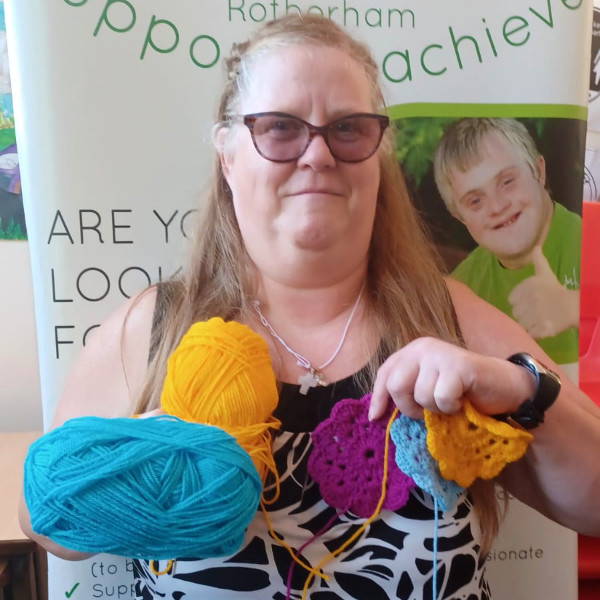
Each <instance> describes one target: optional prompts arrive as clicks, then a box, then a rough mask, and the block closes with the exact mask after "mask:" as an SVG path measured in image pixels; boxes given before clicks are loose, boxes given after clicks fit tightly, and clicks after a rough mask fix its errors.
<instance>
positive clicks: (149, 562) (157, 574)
mask: <svg viewBox="0 0 600 600" xmlns="http://www.w3.org/2000/svg"><path fill="white" fill-rule="evenodd" d="M157 562H158V561H157V560H150V561H148V564H149V566H150V570H151V571H152V573H154V575H156V576H157V577H160V576H161V575H166V574H167V573H168V572H169V571H170V570H171V567H172V566H173V560H172V559H169V560H168V561H167V566H166V567H165V568H164V569H163V570H162V571H159V570H158V569H157V568H156V567H155V566H154V563H157Z"/></svg>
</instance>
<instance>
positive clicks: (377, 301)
mask: <svg viewBox="0 0 600 600" xmlns="http://www.w3.org/2000/svg"><path fill="white" fill-rule="evenodd" d="M298 44H301V45H313V46H317V47H318V46H326V47H334V48H338V49H341V50H343V51H345V52H347V53H348V55H349V56H350V57H352V58H353V59H354V60H355V61H356V62H357V63H358V64H360V65H362V67H363V68H364V70H365V73H366V75H367V79H368V81H369V82H370V83H371V86H372V90H373V95H372V98H373V106H374V108H376V107H381V106H382V104H383V96H382V92H381V88H380V85H379V82H378V80H379V75H378V67H377V64H376V63H375V61H374V60H373V58H372V57H371V54H370V52H369V50H368V49H367V47H366V46H365V45H363V44H361V43H360V42H358V41H356V40H354V39H353V38H352V37H351V36H350V35H348V33H346V32H345V31H344V30H343V29H342V28H341V27H339V26H337V25H336V24H335V23H334V22H333V21H331V20H329V19H326V18H323V17H320V16H316V15H302V16H300V15H288V16H286V17H283V18H281V19H278V20H275V21H271V22H269V23H267V24H266V25H264V26H263V27H261V28H260V29H259V30H257V31H256V33H255V34H254V35H253V36H252V37H251V38H250V39H249V40H248V41H246V42H244V43H241V44H236V45H235V46H234V48H233V51H232V53H231V55H230V57H229V58H228V59H226V61H225V70H226V83H225V86H224V90H223V93H222V95H221V98H220V101H219V104H218V109H217V115H216V121H217V122H218V123H219V122H223V121H225V120H226V118H227V115H229V114H231V113H232V112H235V107H236V104H237V103H238V102H239V100H240V98H241V97H243V94H244V92H245V91H246V89H247V88H248V85H249V82H250V79H251V75H252V67H253V65H254V64H255V62H256V61H258V60H260V57H261V56H262V55H264V54H266V53H268V52H270V51H272V50H273V48H276V47H278V46H290V45H298ZM379 157H380V169H381V178H380V185H379V192H378V199H377V207H376V214H375V220H374V229H373V234H372V239H371V245H370V248H369V264H368V274H367V288H366V294H365V297H366V302H367V318H368V319H369V320H370V322H371V323H372V325H373V329H374V332H373V333H374V335H375V336H377V339H379V340H381V343H380V344H379V346H378V351H377V352H376V354H375V355H374V356H373V357H372V359H371V362H370V365H369V368H368V370H367V375H366V377H365V378H364V379H363V380H361V381H359V382H358V383H359V385H361V387H362V389H363V390H365V391H369V390H370V389H371V388H372V384H373V381H374V377H375V373H376V372H377V369H378V367H379V366H380V365H381V363H382V362H383V361H384V360H385V358H387V356H389V355H390V354H391V353H392V352H394V351H395V350H397V349H399V348H401V347H402V346H404V345H405V344H406V343H408V342H409V341H411V340H413V339H415V338H417V337H420V336H435V337H438V338H441V339H444V340H446V341H449V342H452V343H455V344H458V345H463V342H462V338H461V335H460V331H459V328H458V325H457V322H456V317H455V313H454V309H453V306H452V302H451V299H450V296H449V293H448V289H447V287H446V284H445V282H444V279H443V274H442V268H441V263H440V260H439V258H438V256H437V254H436V253H435V251H434V249H433V246H432V244H431V243H430V240H429V239H428V236H427V235H426V232H425V228H424V226H423V224H422V223H421V221H420V218H419V216H418V214H417V212H416V210H415V208H414V207H413V205H412V202H411V199H410V197H409V195H408V192H407V189H406V185H405V183H404V178H403V176H402V173H401V171H400V168H399V166H398V163H397V160H396V158H395V154H394V149H393V132H391V131H388V132H387V133H386V136H385V138H384V141H383V143H382V147H381V149H380V151H379ZM254 281H255V279H254V277H253V265H252V263H251V261H250V258H249V256H248V254H247V253H246V250H245V248H244V244H243V241H242V237H241V234H240V230H239V227H238V224H237V221H236V218H235V214H234V211H233V203H232V197H231V190H230V189H229V186H228V184H227V182H226V180H225V177H224V174H223V171H222V168H221V164H220V161H219V160H218V158H217V157H215V160H214V166H213V175H212V180H211V187H210V189H209V191H208V193H207V195H206V198H205V199H204V202H203V204H202V206H201V209H200V213H199V218H198V223H197V229H196V234H195V236H194V238H193V242H192V246H191V251H190V253H189V260H188V262H187V265H186V267H185V268H184V271H183V274H182V276H181V277H180V279H178V280H177V281H174V282H171V283H169V284H168V285H167V288H166V290H167V293H166V295H165V297H166V301H165V302H164V303H163V306H161V307H159V308H160V309H162V310H163V314H162V315H161V318H160V323H159V324H157V326H156V327H154V329H153V334H152V335H153V340H152V344H153V346H155V348H156V351H155V352H153V358H152V360H151V362H150V363H149V367H148V373H147V378H146V383H145V387H144V389H143V391H142V394H141V397H140V398H139V402H138V407H137V412H142V411H144V410H149V409H151V408H155V407H157V406H158V405H159V398H160V390H161V388H162V382H163V379H164V375H165V368H166V361H167V358H168V356H169V355H170V354H171V352H172V351H173V350H174V348H175V347H176V345H177V343H178V342H179V340H180V339H181V337H182V336H183V335H184V334H185V332H186V331H187V330H188V328H189V327H190V326H191V325H192V324H193V323H194V322H196V321H200V320H206V319H208V318H210V317H214V316H220V317H222V318H223V319H225V320H229V319H242V320H243V318H244V316H245V315H246V314H248V311H249V310H250V304H249V302H250V299H251V298H252V297H253V296H254V292H255V284H254ZM479 487H481V489H478V488H479ZM472 492H473V496H474V498H475V506H476V510H477V512H478V515H479V518H480V523H481V526H482V531H483V533H484V547H486V548H489V545H490V542H491V540H492V538H493V536H494V535H495V533H496V530H497V527H498V521H499V517H498V511H497V503H496V502H495V499H494V494H493V489H492V487H491V485H485V486H475V488H473V490H472Z"/></svg>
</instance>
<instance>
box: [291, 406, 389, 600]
mask: <svg viewBox="0 0 600 600" xmlns="http://www.w3.org/2000/svg"><path fill="white" fill-rule="evenodd" d="M398 412H399V411H398V409H397V408H394V410H393V411H392V414H391V416H390V418H389V420H388V423H387V426H386V428H385V445H384V449H383V475H382V478H381V495H380V496H379V501H378V502H377V506H376V507H375V510H374V511H373V514H372V515H371V516H370V517H369V518H368V519H366V521H364V523H363V524H362V525H361V526H360V527H359V528H358V529H357V530H356V531H355V532H354V533H353V534H352V535H351V536H350V537H349V538H348V539H347V540H346V541H345V542H344V543H343V544H342V545H341V546H340V547H339V548H337V549H336V550H334V551H333V552H330V553H329V554H328V555H327V556H326V557H325V558H323V559H322V560H320V561H319V562H318V563H317V565H316V566H315V567H314V569H312V570H311V573H310V574H309V576H308V577H307V578H306V581H305V583H304V588H303V589H302V600H304V599H305V598H306V592H307V591H308V588H309V586H310V584H311V582H312V580H313V579H314V574H313V571H318V572H320V570H321V568H322V567H323V566H324V565H325V564H327V563H328V562H329V561H330V560H331V559H332V558H335V557H336V556H337V555H338V554H340V553H341V552H343V551H344V550H345V549H346V548H347V547H348V546H349V545H350V544H351V543H352V542H354V541H355V540H356V539H358V538H359V537H360V536H361V535H362V533H363V532H364V530H365V529H366V528H367V527H368V526H369V525H370V524H371V523H372V522H373V521H374V520H375V519H376V518H377V515H379V512H380V511H381V507H382V505H383V502H384V500H385V495H386V484H387V477H388V454H389V446H390V429H391V427H392V423H393V422H394V420H395V418H396V416H397V415H398ZM311 541H312V540H311Z"/></svg>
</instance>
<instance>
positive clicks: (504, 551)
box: [5, 0, 592, 600]
mask: <svg viewBox="0 0 600 600" xmlns="http://www.w3.org/2000/svg"><path fill="white" fill-rule="evenodd" d="M5 11H6V29H7V38H8V44H9V45H8V50H9V58H10V63H11V64H10V67H11V75H12V83H13V99H14V114H15V123H16V133H17V145H18V151H19V162H20V168H21V179H22V191H23V198H24V203H25V214H26V220H27V231H28V237H29V245H30V252H31V257H32V258H31V260H32V270H33V278H34V294H35V309H36V323H37V337H38V342H39V363H40V381H41V388H42V402H43V411H44V420H45V423H46V424H47V423H48V422H49V419H50V417H51V415H52V412H53V410H54V407H55V405H56V401H57V397H58V395H59V392H60V390H61V387H62V385H63V382H64V379H65V374H66V373H67V371H68V369H69V367H70V365H71V364H72V362H73V359H74V357H75V356H76V354H77V352H78V351H79V349H80V347H81V346H82V344H84V342H85V338H86V335H87V334H88V333H89V332H90V330H92V329H93V328H94V327H96V326H97V324H98V323H100V322H101V321H102V319H103V318H104V317H105V316H106V315H107V313H108V312H109V311H111V310H112V309H113V308H114V307H116V306H117V305H118V304H120V303H122V302H123V301H124V300H125V298H127V297H129V296H131V295H132V294H134V293H136V292H137V291H138V290H140V289H141V288H142V287H144V286H146V285H147V284H148V283H150V282H154V281H157V280H160V279H161V278H166V277H168V276H170V275H171V274H173V273H174V272H175V271H176V270H177V269H178V266H179V264H180V262H181V252H182V250H183V249H184V248H185V245H186V234H187V233H188V232H190V231H191V229H192V221H193V218H194V207H195V206H196V204H197V202H198V200H199V197H200V196H201V194H202V191H203V186H204V184H205V179H206V174H207V171H208V168H209V165H210V162H211V159H212V156H213V149H212V147H211V142H210V130H211V125H212V116H213V113H214V107H215V100H216V95H217V93H218V90H219V89H220V88H221V85H222V81H223V79H222V70H221V63H222V58H223V56H224V55H226V54H227V53H228V52H229V49H230V48H231V45H232V43H233V42H235V41H237V40H240V39H243V38H245V37H246V36H247V34H248V33H249V32H250V31H251V30H252V29H254V28H255V27H256V26H257V25H259V24H260V23H262V22H264V21H267V20H269V19H272V18H274V17H278V16H281V15H284V14H285V13H286V12H292V11H305V12H315V13H321V14H325V15H328V16H330V17H331V18H332V19H334V20H336V21H337V22H339V23H340V24H342V25H344V26H346V27H347V28H348V29H349V30H351V31H352V33H354V34H355V35H356V36H358V37H359V38H361V39H362V40H363V41H366V42H367V43H368V44H370V46H371V47H372V49H373V52H374V55H375V57H376V59H377V61H378V63H379V64H380V67H381V74H382V80H383V81H384V84H385V92H386V102H387V105H388V108H389V112H390V115H391V117H392V118H393V119H394V120H395V121H397V123H398V125H399V132H400V133H399V136H401V135H404V136H405V137H399V138H398V139H399V152H398V157H399V161H400V162H401V163H402V165H403V167H404V169H405V172H406V173H407V178H408V179H409V183H410V186H411V189H413V190H414V191H415V199H416V200H415V201H418V202H419V203H420V208H421V209H423V212H424V214H425V216H426V218H428V219H429V220H430V222H431V224H432V229H433V230H434V232H441V237H440V238H439V239H438V242H439V243H440V247H441V248H445V249H446V250H448V248H451V251H448V252H446V254H445V258H446V259H447V261H448V266H449V268H453V267H454V266H455V265H456V263H457V262H458V260H459V259H461V258H462V257H463V256H464V255H466V253H468V252H469V251H470V250H471V249H472V247H473V241H472V240H470V239H469V238H468V236H467V235H466V234H465V232H464V231H455V227H456V226H455V224H453V223H452V222H451V219H450V217H449V216H448V215H445V216H444V215H442V210H441V209H439V206H440V200H439V196H436V193H435V190H434V189H433V187H432V185H431V181H432V179H431V152H432V150H433V145H434V143H435V140H437V139H438V138H439V135H440V132H441V131H442V129H443V128H444V127H445V125H446V124H447V123H449V122H451V121H452V120H454V119H456V118H459V117H480V116H503V117H511V118H515V119H518V120H522V122H523V123H524V124H525V125H526V126H527V128H528V129H529V131H530V132H531V133H532V135H533V136H534V137H535V140H536V143H538V145H539V146H540V149H541V151H542V153H543V154H544V155H545V156H546V163H547V171H548V174H549V177H550V172H551V171H553V172H554V178H555V179H554V180H553V181H551V189H552V194H553V198H554V199H555V201H556V202H557V203H562V204H564V205H565V206H566V208H567V209H568V210H570V211H572V212H575V213H580V212H581V204H580V203H581V196H582V194H581V191H582V190H581V169H582V161H583V155H584V145H583V144H584V138H585V127H586V116H587V100H588V81H589V54H590V43H589V40H590V31H591V19H592V3H591V0H504V1H503V2H490V1H489V0H486V1H482V0H454V1H452V2H448V1H447V0H399V1H395V2H391V1H390V0H366V1H363V0H310V1H303V0H296V1H295V2H291V1H288V0H267V1H264V2H260V1H255V2H249V1H246V0H202V1H195V2H190V1H189V0H38V1H36V2H27V1H24V0H5ZM418 132H420V133H421V134H423V135H416V133H418ZM409 134H415V135H409ZM403 140H404V141H403ZM406 140H408V141H406ZM557 148H559V149H560V150H561V152H562V154H560V153H559V154H558V155H557V154H556V153H555V152H554V150H556V149H557ZM546 152H548V155H546ZM566 164H568V165H569V169H570V170H569V169H565V168H563V166H564V165H566ZM551 165H555V166H554V168H551ZM557 165H558V166H557ZM572 165H575V167H573V166H572ZM428 190H429V191H428ZM455 234H456V235H455ZM577 243H578V241H577V240H574V241H573V244H574V245H576V244H577ZM577 273H578V266H577ZM565 285H566V283H565ZM570 285H572V286H573V287H577V285H578V280H576V278H575V277H573V278H571V279H570ZM559 362H562V363H564V364H565V365H567V367H568V368H569V369H570V371H569V372H570V373H574V372H575V371H574V370H573V361H572V360H571V358H570V357H565V358H564V360H560V361H559ZM575 366H576V365H575ZM510 504H511V508H510V516H509V517H508V519H507V521H506V522H505V524H504V526H503V530H502V533H501V535H500V538H499V539H498V541H497V543H496V545H495V546H494V550H493V552H492V553H491V554H490V556H489V560H488V566H489V578H490V583H491V586H492V591H493V596H494V599H495V600H512V599H513V598H527V599H529V600H547V599H548V598H552V599H555V598H556V599H558V598H560V599H561V600H575V599H576V597H577V570H576V558H577V557H576V536H575V535H574V534H573V533H572V532H570V531H567V530H564V529H562V528H560V527H558V526H556V525H554V524H552V523H550V522H548V521H547V520H546V519H544V518H542V517H540V516H538V515H537V514H536V513H534V512H533V511H531V510H529V509H527V508H526V507H524V506H522V505H520V504H518V503H517V502H516V501H514V500H511V502H510ZM49 588H50V600H59V599H60V600H62V599H64V598H65V597H67V598H71V599H72V600H89V599H91V598H113V599H117V598H118V599H124V598H133V597H134V595H135V594H134V590H133V587H132V578H131V563H130V561H127V560H126V559H124V558H121V557H114V556H109V555H101V556H96V557H94V558H92V559H89V560H87V561H83V562H77V563H69V562H65V561H60V560H58V559H55V558H52V557H51V558H50V564H49Z"/></svg>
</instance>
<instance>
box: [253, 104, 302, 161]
mask: <svg viewBox="0 0 600 600" xmlns="http://www.w3.org/2000/svg"><path fill="white" fill-rule="evenodd" d="M253 134H254V143H255V144H256V149H257V150H258V152H259V153H260V154H261V155H262V156H264V157H265V158H266V159H268V160H275V161H288V160H294V159H296V158H298V157H299V156H300V155H301V154H302V152H303V151H304V148H305V146H306V141H307V139H308V128H307V127H306V125H305V124H304V123H303V122H302V121H300V120H299V119H296V118H295V117H292V116H289V115H260V116H257V117H256V118H255V121H254V126H253Z"/></svg>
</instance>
